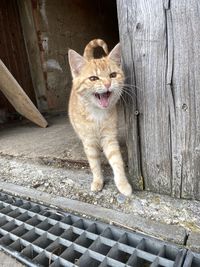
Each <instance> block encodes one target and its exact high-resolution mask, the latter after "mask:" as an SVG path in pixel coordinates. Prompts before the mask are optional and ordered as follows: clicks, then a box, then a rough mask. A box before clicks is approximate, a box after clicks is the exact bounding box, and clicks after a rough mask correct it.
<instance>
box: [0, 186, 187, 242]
mask: <svg viewBox="0 0 200 267" xmlns="http://www.w3.org/2000/svg"><path fill="white" fill-rule="evenodd" d="M0 190H1V191H3V192H5V193H9V194H12V195H15V196H19V197H22V198H25V199H28V200H31V201H34V202H39V203H41V204H45V205H48V206H51V208H58V209H61V210H62V211H68V212H72V213H78V214H80V215H83V216H89V217H91V218H93V219H98V220H100V221H103V222H106V223H110V224H114V225H118V226H121V227H125V228H127V229H129V230H132V231H137V232H142V233H143V234H147V235H150V236H153V237H156V238H159V239H162V240H165V241H170V242H173V243H176V244H179V245H184V244H185V239H186V236H187V233H186V230H185V229H184V228H183V227H181V226H177V225H168V224H163V223H159V222H155V221H152V220H148V219H145V218H143V217H141V216H138V215H137V216H136V215H134V214H132V213H129V214H126V213H123V212H118V211H115V210H111V209H107V208H103V207H100V206H96V205H92V204H88V203H83V202H80V201H77V200H71V199H68V198H65V197H59V196H52V195H50V194H48V193H44V192H40V191H38V190H35V189H29V188H26V187H23V186H19V185H15V184H11V183H5V182H0Z"/></svg>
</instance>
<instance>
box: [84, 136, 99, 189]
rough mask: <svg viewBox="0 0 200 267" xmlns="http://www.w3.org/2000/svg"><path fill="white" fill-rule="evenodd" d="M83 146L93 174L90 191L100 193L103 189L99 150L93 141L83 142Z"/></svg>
mask: <svg viewBox="0 0 200 267" xmlns="http://www.w3.org/2000/svg"><path fill="white" fill-rule="evenodd" d="M83 146H84V150H85V154H86V156H87V159H88V162H89V165H90V169H91V171H92V174H93V181H92V183H91V191H93V192H98V191H101V190H102V188H103V175H102V171H101V161H100V154H101V151H100V148H99V146H98V145H97V142H96V141H95V140H89V141H83Z"/></svg>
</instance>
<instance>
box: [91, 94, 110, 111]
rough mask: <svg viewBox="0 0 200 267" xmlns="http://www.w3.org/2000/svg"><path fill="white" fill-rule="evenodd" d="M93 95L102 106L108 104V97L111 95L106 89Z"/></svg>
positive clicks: (105, 106) (104, 106)
mask: <svg viewBox="0 0 200 267" xmlns="http://www.w3.org/2000/svg"><path fill="white" fill-rule="evenodd" d="M94 95H95V97H96V98H97V99H98V100H99V104H100V105H101V106H102V107H103V108H107V107H108V105H109V97H110V95H111V92H109V91H107V92H105V93H101V94H99V93H95V94H94Z"/></svg>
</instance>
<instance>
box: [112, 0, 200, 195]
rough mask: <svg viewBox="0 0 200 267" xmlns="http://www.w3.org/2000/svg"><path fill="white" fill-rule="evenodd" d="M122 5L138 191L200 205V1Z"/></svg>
mask: <svg viewBox="0 0 200 267" xmlns="http://www.w3.org/2000/svg"><path fill="white" fill-rule="evenodd" d="M117 7H118V20H119V31H120V40H121V45H122V54H123V66H124V70H125V74H126V77H127V83H128V84H129V85H130V86H129V91H128V92H129V93H131V94H132V96H133V97H130V96H128V95H127V97H126V99H127V104H126V125H127V144H128V153H129V169H130V174H131V177H132V179H133V186H134V187H135V188H136V189H143V188H144V189H146V190H150V191H154V192H158V193H164V194H170V195H172V196H175V197H183V198H196V199H198V200H200V2H199V0H181V1H180V0H171V1H170V0H163V1H161V0H117ZM126 90H128V89H126ZM132 98H133V99H132Z"/></svg>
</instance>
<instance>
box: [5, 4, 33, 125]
mask: <svg viewBox="0 0 200 267" xmlns="http://www.w3.org/2000/svg"><path fill="white" fill-rule="evenodd" d="M0 36H1V38H0V59H1V60H2V61H3V63H4V64H5V65H6V67H7V68H8V69H9V71H10V72H11V73H12V75H13V76H14V77H15V79H16V80H17V81H18V83H19V84H20V85H21V86H22V88H23V90H24V91H25V92H26V94H27V95H28V96H29V98H30V99H31V100H32V101H33V103H34V104H36V98H35V93H34V89H33V85H32V80H31V75H30V69H29V64H28V57H27V53H26V48H25V44H24V39H23V33H22V28H21V24H20V16H19V12H18V6H17V1H15V0H1V1H0ZM13 113H16V112H15V109H14V108H13V107H12V106H11V104H10V103H9V102H8V100H7V99H6V97H5V96H4V95H3V94H2V92H1V91H0V119H1V120H3V121H4V120H7V119H9V118H11V117H12V116H11V114H13Z"/></svg>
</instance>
